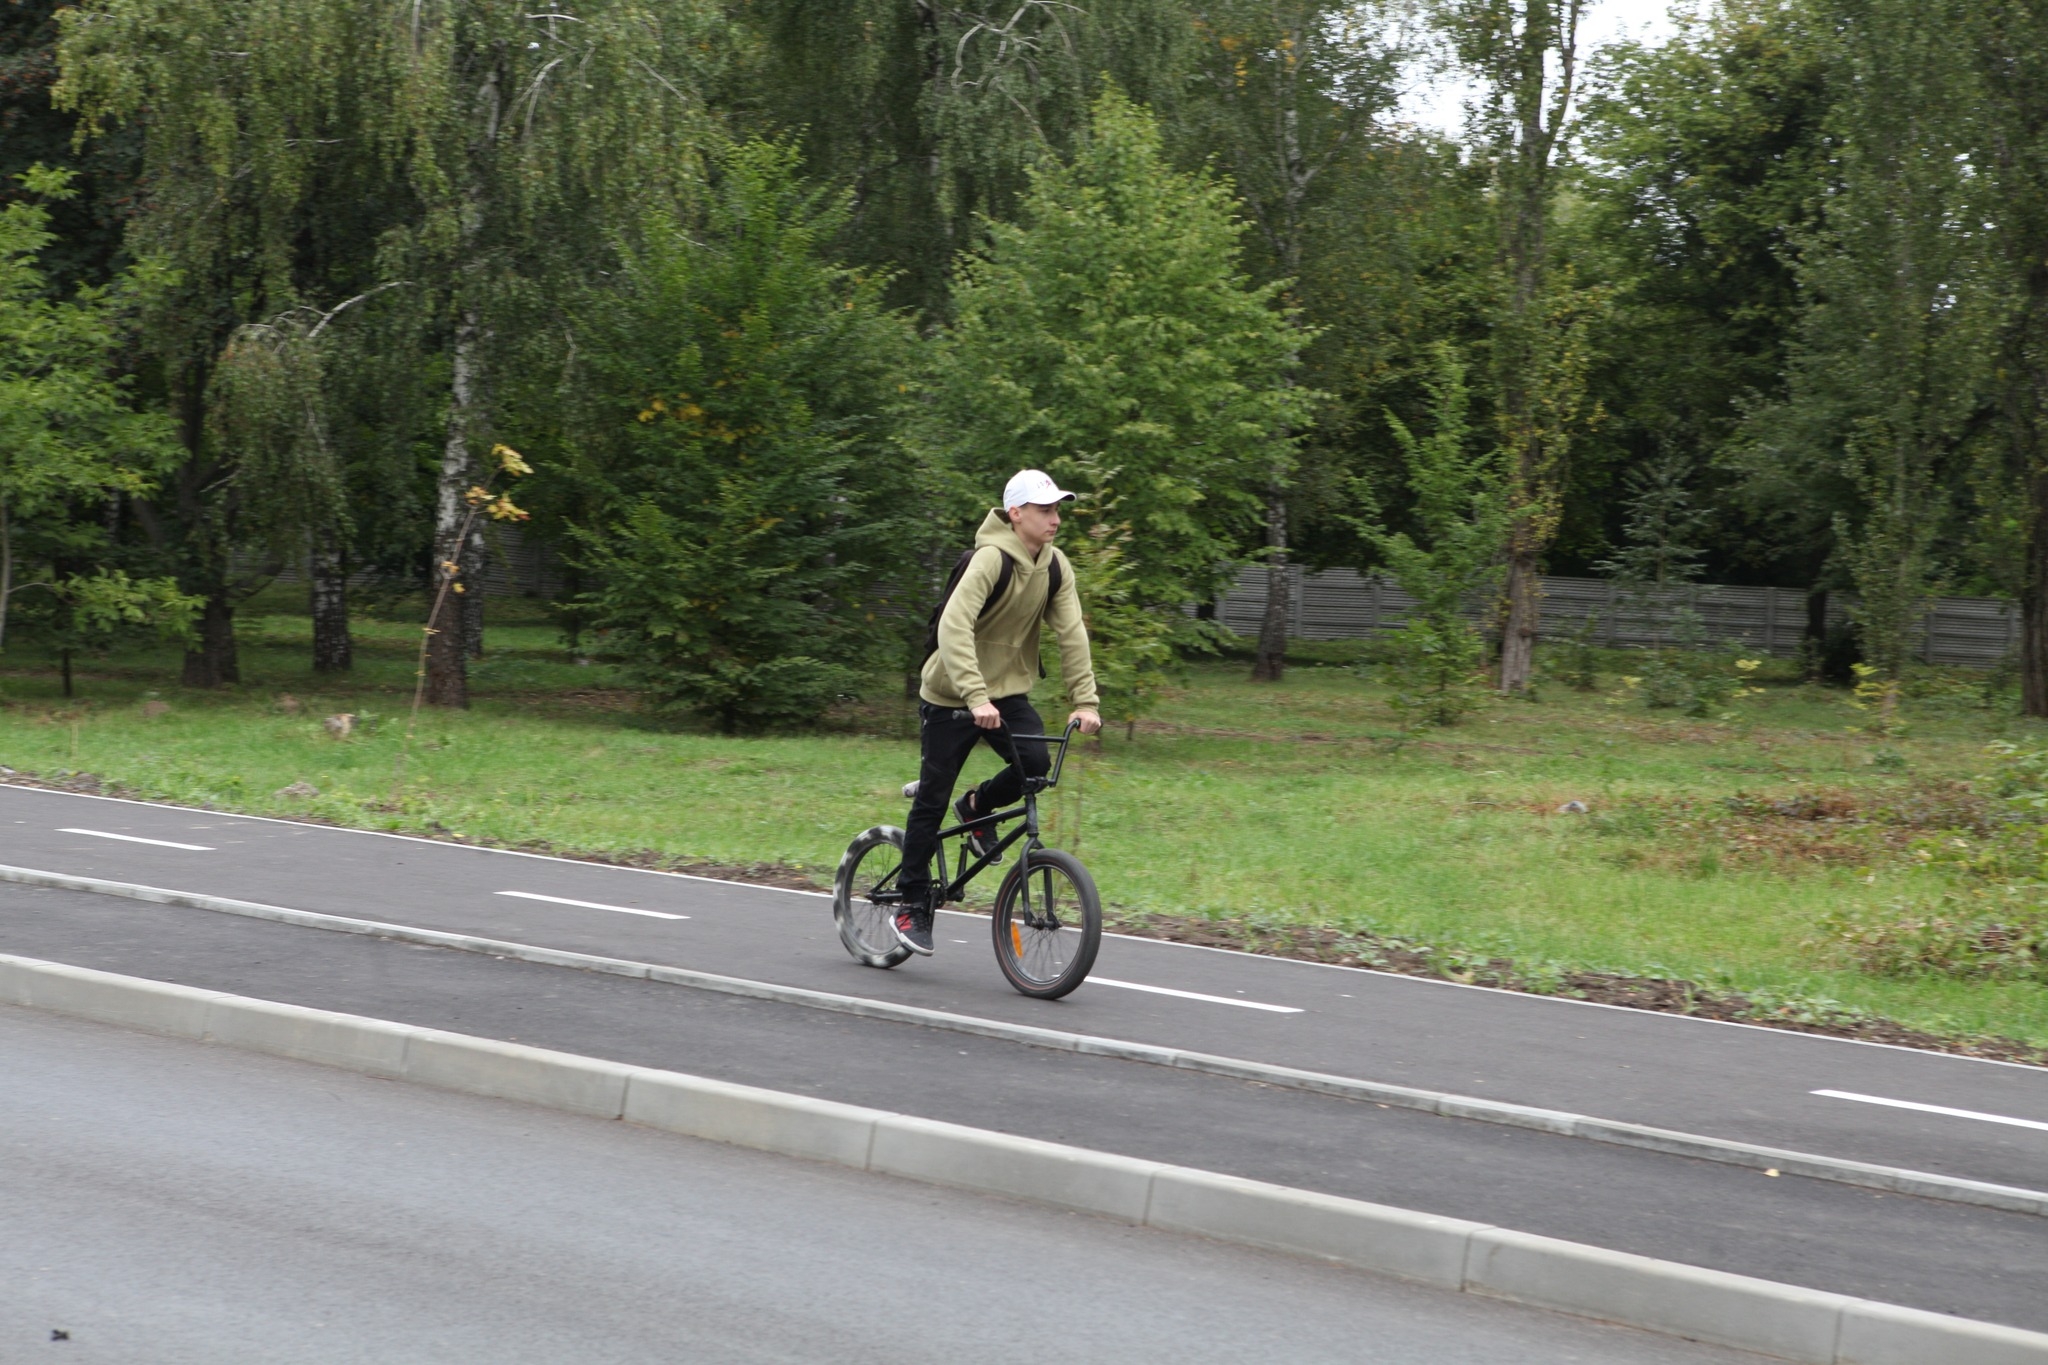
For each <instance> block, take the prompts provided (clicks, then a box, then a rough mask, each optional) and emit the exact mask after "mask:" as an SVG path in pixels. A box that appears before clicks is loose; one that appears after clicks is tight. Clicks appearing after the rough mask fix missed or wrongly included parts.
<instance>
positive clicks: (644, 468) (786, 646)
mask: <svg viewBox="0 0 2048 1365" xmlns="http://www.w3.org/2000/svg"><path fill="white" fill-rule="evenodd" d="M846 212H847V205H846V203H845V201H844V199H843V198H837V197H828V196H820V195H819V194H817V193H816V192H814V191H811V190H807V189H806V188H805V187H804V186H803V184H802V182H801V179H800V177H799V175H798V168H797V160H796V155H795V153H794V152H793V151H792V150H791V149H790V148H788V147H786V146H782V145H778V144H771V143H764V142H753V143H746V144H742V145H741V146H739V147H737V148H734V149H733V150H732V151H730V152H729V153H727V154H726V155H725V156H724V157H723V158H722V159H721V161H720V163H719V168H718V178H717V179H716V181H715V182H714V184H713V186H712V193H711V195H710V198H709V201H708V203H707V204H706V205H705V208H704V211H703V213H702V215H701V218H699V219H697V220H692V221H687V222H685V221H679V220H676V219H673V218H659V217H657V218H653V219H651V220H650V221H649V222H648V223H647V224H646V226H645V227H644V228H643V230H642V232H641V233H640V235H639V241H638V242H637V243H636V244H634V245H632V246H630V247H629V248H628V249H627V252H626V279H625V287H624V289H623V290H622V291H621V292H618V293H610V292H607V293H604V294H597V295H593V296H592V297H591V299H590V306H591V308H592V316H591V317H590V318H589V319H588V322H589V326H590V332H589V340H588V342H587V345H588V346H589V347H590V348H591V351H592V354H591V355H590V356H589V358H588V364H589V366H590V368H591V371H592V372H593V374H594V376H595V379H596V381H597V385H598V390H597V392H598V394H599V396H600V398H601V400H602V401H601V403H600V404H599V405H598V406H597V407H596V408H595V409H594V411H592V412H591V413H590V414H589V415H588V416H587V419H586V420H588V421H589V422H591V423H592V424H593V427H594V430H593V438H594V441H593V450H594V453H592V454H588V455H586V458H585V461H584V463H583V465H582V466H581V468H580V469H579V470H577V471H575V473H574V474H573V477H574V478H575V479H576V480H577V481H578V483H579V484H580V485H581V489H582V494H583V496H584V498H585V499H586V500H587V501H588V502H589V503H590V504H591V505H592V506H594V508H595V509H596V511H595V513H594V514H593V515H592V516H591V518H590V519H589V520H588V521H586V522H585V523H584V524H583V525H582V526H581V527H579V528H578V530H577V542H578V547H579V548H578V552H577V553H578V559H579V561H580V563H581V565H582V567H583V568H584V569H586V570H587V571H588V572H589V573H590V574H592V575H593V576H594V577H595V579H596V581H597V584H598V586H597V587H596V588H594V589H593V590H591V591H590V592H588V593H587V594H586V595H585V596H584V597H583V598H582V600H581V605H580V608H579V611H580V614H581V615H582V616H583V618H584V619H585V620H586V621H587V623H588V624H590V625H592V626H594V627H595V628H596V629H597V630H599V631H600V632H602V633H603V634H604V637H605V639H606V641H607V645H606V647H607V648H608V649H609V650H610V651H611V652H613V653H615V654H616V655H618V656H619V657H621V658H622V659H624V660H625V661H626V662H627V664H628V666H629V669H630V670H631V673H632V675H633V677H634V678H635V679H636V680H637V681H638V682H639V683H640V684H641V686H642V687H643V688H645V689H646V691H647V693H648V696H649V699H650V700H651V701H652V702H653V703H654V704H655V705H657V706H660V707H679V708H688V709H692V710H697V711H701V712H704V713H706V714H708V715H710V716H712V717H714V718H715V719H716V720H717V722H718V723H719V725H720V726H721V728H723V729H726V730H759V729H765V728H769V727H772V726H786V725H799V724H805V723H809V722H814V721H816V720H817V719H818V718H819V716H820V714H821V713H822V712H823V711H824V710H825V708H826V707H828V706H830V705H831V704H832V703H833V702H834V700H835V699H837V698H838V697H839V696H840V695H841V694H843V693H847V692H850V691H853V690H854V689H855V688H856V687H857V686H858V685H859V682H860V680H861V679H862V678H863V677H864V676H865V675H867V674H869V673H871V672H872V669H871V668H870V669H865V670H864V669H861V668H859V667H857V666H854V665H853V664H851V662H850V661H851V660H853V659H856V658H860V657H862V656H863V655H864V654H865V655H871V656H873V657H874V658H876V659H878V660H880V659H893V658H894V656H895V653H896V650H895V647H894V646H893V644H892V643H891V641H890V636H889V629H890V628H889V627H886V626H881V625H878V624H877V623H876V620H875V614H874V608H875V606H876V605H878V598H879V597H880V596H881V595H883V594H884V591H885V590H884V589H883V587H882V580H883V578H884V577H885V576H886V575H889V574H890V573H892V572H893V573H895V574H898V575H901V574H902V573H903V572H904V571H905V569H906V567H907V565H906V562H905V550H906V546H905V544H904V540H903V534H902V532H903V526H902V523H901V521H900V520H899V518H900V517H901V515H902V511H903V504H904V503H905V502H906V501H907V500H908V494H909V490H908V489H907V487H906V486H905V479H904V474H905V472H906V466H905V465H904V463H903V462H902V461H901V460H900V459H899V458H898V457H897V455H896V452H895V450H894V448H893V446H892V444H891V443H890V442H889V440H888V439H887V433H886V431H885V430H884V429H883V428H882V427H881V424H880V419H881V418H882V417H883V416H884V415H885V414H886V413H887V412H888V411H889V409H890V407H891V405H892V403H893V401H894V397H895V394H894V389H895V379H896V373H897V366H898V365H899V364H900V363H901V358H902V356H903V352H904V347H905V345H906V344H907V340H908V336H907V330H906V328H905V327H904V325H903V323H902V320H901V319H900V318H898V317H897V316H895V315H894V314H892V313H890V312H888V311H887V310H886V309H884V308H883V306H882V304H881V289H882V282H881V281H879V280H877V279H875V278H873V277H872V276H867V275H863V274H859V273H856V272H853V271H850V270H848V269H846V268H844V267H842V266H839V265H836V264H833V263H832V262H831V261H830V260H829V259H828V257H827V256H826V254H825V253H826V250H827V248H828V245H829V243H830V242H831V241H832V240H833V238H834V236H835V234H836V233H837V232H838V231H839V230H840V228H841V227H842V225H843V224H844V221H845V215H846Z"/></svg>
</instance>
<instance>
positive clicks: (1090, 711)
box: [1067, 706, 1102, 735]
mask: <svg viewBox="0 0 2048 1365" xmlns="http://www.w3.org/2000/svg"><path fill="white" fill-rule="evenodd" d="M1067 724H1069V725H1078V726H1080V727H1081V733H1082V734H1084V735H1092V734H1094V733H1095V732H1096V731H1097V730H1100V729H1101V728H1102V717H1101V716H1100V715H1099V714H1097V712H1096V710H1095V708H1094V707H1092V706H1078V707H1075V708H1074V713H1073V714H1072V715H1070V716H1068V717H1067Z"/></svg>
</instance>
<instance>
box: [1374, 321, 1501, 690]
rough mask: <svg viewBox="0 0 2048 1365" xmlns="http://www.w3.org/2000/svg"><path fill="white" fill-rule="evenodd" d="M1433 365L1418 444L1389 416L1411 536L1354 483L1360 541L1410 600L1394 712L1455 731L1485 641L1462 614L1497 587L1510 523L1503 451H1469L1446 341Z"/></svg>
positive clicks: (1461, 369)
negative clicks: (1425, 423) (1430, 421)
mask: <svg viewBox="0 0 2048 1365" xmlns="http://www.w3.org/2000/svg"><path fill="white" fill-rule="evenodd" d="M1435 358H1436V372H1435V374H1434V375H1433V376H1432V378H1431V380H1430V384H1429V389H1430V398H1431V407H1432V410H1433V417H1434V428H1435V429H1434V430H1432V431H1431V432H1430V434H1429V435H1428V436H1426V437H1418V436H1416V435H1415V434H1414V433H1413V432H1411V431H1410V430H1409V429H1408V425H1407V423H1405V422H1403V421H1402V420H1401V419H1400V418H1399V417H1397V416H1395V415H1394V414H1393V413H1391V412H1389V413H1388V414H1387V423H1388V425H1389V426H1390V427H1392V428H1393V432H1394V439H1395V440H1396V441H1397V442H1399V444H1400V447H1401V454H1402V457H1403V460H1404V463H1405V464H1406V466H1407V477H1406V480H1405V482H1406V485H1407V488H1406V490H1405V491H1406V492H1407V493H1409V494H1410V495H1412V497H1413V499H1414V508H1413V512H1412V514H1411V518H1410V520H1411V521H1412V522H1413V524H1414V526H1415V534H1410V533H1409V532H1407V531H1390V530H1388V529H1387V526H1386V524H1385V521H1384V519H1383V515H1382V513H1381V510H1380V509H1381V505H1382V499H1381V498H1380V496H1379V495H1378V494H1377V493H1376V492H1375V490H1374V489H1373V488H1372V486H1371V484H1370V483H1369V482H1367V481H1365V480H1359V481H1358V482H1357V483H1356V484H1355V485H1354V487H1355V490H1356V496H1357V498H1358V501H1359V504H1360V509H1361V510H1360V514H1359V516H1358V523H1359V531H1360V534H1361V535H1362V536H1363V538H1364V539H1365V541H1366V542H1367V543H1368V544H1369V545H1371V546H1372V547H1373V548H1375V549H1376V550H1378V551H1379V554H1380V558H1381V561H1382V562H1383V563H1384V564H1385V565H1386V567H1387V571H1388V573H1390V574H1391V575H1392V576H1393V579H1394V581H1395V582H1396V583H1398V584H1400V585H1401V590H1402V591H1403V592H1406V593H1407V594H1408V595H1409V596H1410V597H1412V598H1414V599H1415V606H1414V607H1413V608H1412V609H1410V611H1409V613H1408V619H1407V620H1406V621H1405V622H1403V623H1402V626H1401V629H1400V630H1399V631H1398V632H1396V634H1395V636H1394V638H1393V641H1392V646H1393V667H1392V672H1393V676H1394V696H1393V705H1394V707H1395V709H1396V710H1398V711H1400V712H1401V713H1403V714H1404V715H1409V716H1413V717H1415V718H1417V719H1419V720H1421V721H1423V722H1424V723H1425V724H1429V725H1452V724H1455V723H1456V722H1457V721H1458V720H1459V718H1460V717H1462V716H1463V715H1464V714H1465V713H1466V712H1468V711H1470V710H1471V709H1472V708H1473V707H1474V706H1476V705H1478V698H1477V697H1476V696H1474V695H1473V691H1472V686H1471V684H1472V679H1473V675H1474V674H1475V673H1476V672H1477V671H1478V669H1479V665H1480V663H1481V661H1482V659H1483V658H1484V655H1485V642H1484V641H1483V640H1482V639H1481V638H1480V635H1479V632H1478V630H1477V629H1476V628H1475V626H1474V625H1473V623H1472V622H1471V620H1470V619H1469V618H1468V617H1467V615H1466V609H1467V607H1468V606H1469V605H1470V604H1471V602H1472V600H1473V599H1474V598H1475V597H1479V596H1483V595H1486V594H1489V593H1491V592H1493V591H1496V590H1497V589H1498V587H1499V581H1500V574H1501V550H1502V548H1503V546H1504V545H1505V543H1506V533H1507V527H1508V516H1507V497H1506V488H1505V486H1504V483H1503V481H1502V479H1501V477H1500V465H1501V452H1500V451H1499V450H1498V449H1497V448H1495V447H1492V446H1481V447H1480V448H1479V449H1477V450H1475V449H1474V448H1473V447H1474V442H1473V439H1472V424H1471V421H1470V418H1469V415H1468V408H1469V402H1470V394H1469V391H1468V390H1467V388H1466V386H1465V364H1464V362H1463V360H1461V359H1460V358H1459V356H1458V353H1457V351H1456V350H1455V348H1453V347H1451V346H1450V345H1448V344H1439V345H1438V346H1437V348H1436V357H1435Z"/></svg>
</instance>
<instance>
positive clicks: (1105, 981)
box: [1088, 976, 1301, 1014]
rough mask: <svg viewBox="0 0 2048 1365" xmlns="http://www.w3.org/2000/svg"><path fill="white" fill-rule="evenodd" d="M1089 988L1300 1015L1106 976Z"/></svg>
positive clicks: (1286, 1007)
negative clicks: (1106, 987) (1110, 988)
mask: <svg viewBox="0 0 2048 1365" xmlns="http://www.w3.org/2000/svg"><path fill="white" fill-rule="evenodd" d="M1088 984H1090V985H1091V986H1115V987H1116V988H1117V989H1118V990H1125V991H1144V992H1145V993H1146V994H1148V995H1177V996H1179V997H1180V998H1181V999H1183V1000H1201V1001H1206V1002H1207V1003H1209V1004H1211V1005H1235V1006H1237V1007H1238V1008H1239V1009H1241V1010H1265V1011H1267V1012H1268V1013H1271V1014H1300V1013H1301V1011H1300V1010H1298V1009H1296V1008H1295V1007H1294V1006H1292V1005H1268V1004H1265V1003H1264V1002H1262V1001H1258V1000H1232V999H1231V998H1230V997H1229V996H1227V995H1203V994H1202V993H1201V992H1200V991H1176V990H1170V989H1168V988H1167V987H1165V986H1145V985H1140V984H1139V983H1138V982H1136V981H1111V980H1110V979H1109V978H1108V977H1106V976H1091V977H1089V978H1088Z"/></svg>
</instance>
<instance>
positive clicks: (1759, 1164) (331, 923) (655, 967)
mask: <svg viewBox="0 0 2048 1365" xmlns="http://www.w3.org/2000/svg"><path fill="white" fill-rule="evenodd" d="M0 881H6V882H18V883H21V884H23V885H26V886H45V887H50V888H52V889H55V890H61V891H90V892H94V893H96V894H99V895H106V896H119V897H122V898H124V899H128V900H139V901H148V902H151V903H153V904H159V905H176V906H182V907H184V908H186V909H192V910H210V911H216V912H219V913H221V914H229V915H241V916H243V917H245V918H250V919H265V920H272V921H275V922H277V923H281V924H292V925H298V926H300V927H301V928H308V929H326V930H329V931H333V932H338V933H347V934H365V935H369V936H371V937H374V938H388V939H393V940H396V941H399V942H403V943H418V944H423V945H426V946H430V947H436V948H450V949H455V950H457V951H460V952H470V953H483V954H486V955H488V956H491V957H503V958H512V959H515V960H518V961H522V962H534V963H540V964H542V965H545V966H553V967H571V968H575V969H577V970H579V971H591V972H604V973H607V974H610V975H613V976H629V977H634V978H637V979H642V980H648V981H660V982H663V983H665V984H667V985H672V986H684V987H688V988H689V989H691V990H702V991H714V992H717V993H719V994H723V995H738V996H745V997H748V998H750V999H755V1000H771V1001H775V1002H776V1003H779V1004H785V1005H799V1006H802V1007H804V1008H806V1009H818V1010H827V1011H830V1012H833V1013H836V1014H853V1015H859V1016H861V1017H863V1018H868V1019H881V1020H886V1021H888V1022H891V1023H899V1024H915V1025H917V1026H919V1027H921V1028H935V1029H943V1030H946V1031H948V1032H953V1033H970V1034H975V1035H978V1036H980V1037H984V1038H998V1039H1001V1040H1003V1041H1005V1042H1012V1043H1023V1044H1025V1045H1027V1046H1030V1047H1042V1048H1048V1049H1051V1050H1052V1051H1055V1052H1078V1053H1085V1054H1088V1055H1090V1056H1097V1057H1114V1058H1116V1059H1118V1060H1120V1061H1129V1062H1145V1063H1148V1064H1150V1065H1153V1066H1170V1067H1178V1068H1180V1069H1181V1070H1184V1071H1198V1072H1202V1073H1204V1074H1205V1075H1211V1076H1226V1077H1229V1078H1231V1079H1234V1080H1251V1081H1258V1082H1260V1083H1262V1084H1265V1085H1273V1086H1279V1087H1282V1088H1284V1089H1289V1090H1307V1091H1312V1092H1314V1093H1317V1094H1323V1095H1335V1096H1339V1097H1341V1098H1344V1099H1354V1100H1368V1101H1371V1102H1372V1103H1374V1104H1385V1105H1391V1106H1393V1107H1395V1108H1399V1109H1420V1110H1422V1111H1424V1112H1425V1113H1431V1114H1438V1115H1441V1116H1443V1117H1445V1118H1461V1119H1472V1120H1475V1121H1477V1122H1480V1123H1496V1124H1500V1125H1502V1126H1503V1127H1509V1128H1533V1129H1535V1130H1537V1131H1538V1132H1544V1133H1555V1134H1558V1135H1560V1136H1563V1137H1576V1138H1584V1139H1586V1140H1588V1141H1591V1142H1606V1143H1611V1144H1613V1145H1615V1146H1619V1147H1640V1148H1645V1149H1647V1150H1649V1151H1653V1152H1663V1153H1666V1154H1667V1155H1671V1156H1684V1157H1692V1158H1695V1159H1697V1160H1701V1161H1715V1162H1720V1163H1721V1164H1723V1165H1728V1166H1743V1167H1747V1168H1748V1169H1751V1170H1759V1171H1762V1170H1776V1171H1779V1172H1782V1173H1784V1174H1786V1175H1803V1176H1807V1177H1810V1178H1812V1179H1815V1180H1829V1181H1833V1182H1835V1183H1836V1184H1842V1185H1856V1186H1860V1187H1862V1188H1865V1189H1873V1190H1883V1191H1885V1192H1887V1193H1892V1194H1911V1195H1918V1196H1920V1197H1922V1198H1926V1199H1943V1200H1947V1201H1949V1202H1950V1203H1956V1204H1975V1205H1978V1206H1980V1207H1983V1208H1991V1209H2003V1210H2005V1211H2007V1212H2009V1213H2027V1214H2033V1215H2035V1216H2037V1217H2048V1192H2043V1191H2040V1190H2028V1189H2021V1188H2019V1187H2017V1186H2012V1185H1996V1184H1991V1183H1989V1182H1987V1181H1981V1180H1965V1179H1962V1178H1961V1177H1958V1176H1947V1175H1936V1174H1932V1173H1930V1172H1926V1171H1912V1170H1906V1169H1904V1168H1901V1167H1897V1166H1883V1165H1878V1164H1875V1163H1872V1162H1864V1161H1850V1160H1846V1159H1844V1158H1840V1157H1828V1156H1817V1155H1815V1154H1813V1153H1810V1152H1795V1151H1790V1150H1787V1149H1784V1148H1779V1147H1764V1146H1760V1145H1758V1144H1755V1143H1746V1142H1733V1141H1729V1140H1727V1139H1723V1138H1711V1137H1704V1136H1701V1135H1700V1134H1697V1133H1683V1132H1678V1131H1676V1130H1674V1129H1670V1128H1653V1127H1650V1126H1648V1125H1645V1124H1640V1123H1622V1122H1619V1121H1617V1120H1614V1119H1601V1118H1593V1117H1591V1116H1589V1115H1586V1114H1572V1113H1566V1112H1564V1111H1562V1110H1556V1109H1540V1108H1536V1107H1534V1106H1531V1105H1522V1104H1508V1103H1504V1102H1502V1101H1500V1100H1488V1099H1479V1098H1475V1097H1472V1096H1468V1095H1452V1094H1449V1093H1447V1092H1445V1091H1440V1090H1424V1089H1421V1088H1419V1087H1415V1086H1406V1085H1392V1084H1385V1083H1382V1082H1379V1081H1365V1080H1358V1079H1356V1078H1354V1077H1350V1076H1336V1075H1330V1074H1328V1073H1325V1072H1319V1071H1303V1070H1300V1069H1298V1068H1295V1067H1286V1066H1276V1065H1274V1064H1272V1063H1270V1062H1254V1061H1246V1060H1243V1059H1241V1058H1236V1057H1219V1056H1215V1055H1214V1054H1211V1053H1205V1052H1188V1051H1184V1050H1182V1049H1179V1048H1170V1047H1158V1046H1155V1045H1153V1044H1150V1043H1134V1042H1127V1041H1124V1040H1122V1039H1117V1038H1097V1037H1092V1036H1090V1035H1088V1034H1085V1033H1069V1032H1065V1031H1063V1030H1060V1029H1047V1028H1035V1027H1033V1026H1031V1025H1029V1024H1011V1023H1006V1022H1004V1021H1002V1020H1000V1019H979V1018H976V1017H974V1016H972V1015H965V1014H949V1013H947V1012H945V1011H943V1010H931V1009H923V1008H920V1007H919V1006H916V1005H898V1004H893V1003H891V1002H889V1001H886V1000H869V999H864V998H862V997H860V996H855V995H838V994H835V993H833V992H830V991H814V990H808V989H806V988H804V987H801V986H780V985H776V984H775V983H773V982H769V981H752V980H749V979H747V978H745V977H738V976H721V975H719V974H717V973H715V972H699V971H693V970H691V969H690V968H687V967H664V966H661V965H659V964H656V963H651V962H634V961H631V960H629V959H626V958H616V957H599V956H596V955H594V954H590V953H574V952H568V951H565V950H562V949H556V948H541V947H537V946H535V945H533V944H527V943H512V942H507V941H505V940H502V939H489V938H477V937H474V936H472V935H469V934H451V933H444V932H442V931H440V930H438V929H420V928H415V927H413V926H411V925H404V924H384V923H380V922H379V921H376V920H364V919H351V918H348V917H347V916H343V915H329V914H323V913H321V912H319V911H315V910H292V909H287V908H286V907H284V906H280V905H264V904H262V903H260V902H257V901H241V900H232V899H229V898H226V897H222V896H206V895H201V894H199V893H197V892H189V891H167V890H164V889H162V888H160V887H154V886H138V885H135V884H133V883H129V882H114V881H106V880H103V879H101V878H98V877H80V876H74V875H72V874H70V873H64V872H44V871H40V870H38V869H35V868H25V867H8V866H5V865H0Z"/></svg>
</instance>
